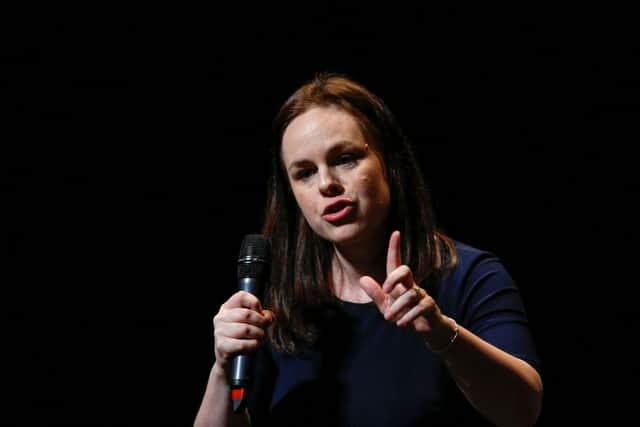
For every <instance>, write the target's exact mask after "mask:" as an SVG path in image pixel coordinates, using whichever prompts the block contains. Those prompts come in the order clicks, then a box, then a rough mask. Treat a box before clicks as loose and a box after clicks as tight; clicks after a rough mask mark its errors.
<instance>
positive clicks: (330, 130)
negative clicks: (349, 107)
mask: <svg viewBox="0 0 640 427" xmlns="http://www.w3.org/2000/svg"><path fill="white" fill-rule="evenodd" d="M336 142H342V143H344V142H351V143H355V144H364V143H365V142H366V141H365V138H364V136H363V134H362V132H361V130H360V127H359V126H358V123H357V122H356V120H355V119H354V117H353V116H351V115H350V114H349V113H347V112H345V111H342V110H340V109H337V108H332V107H314V108H311V109H309V110H307V111H306V112H304V113H302V114H301V115H299V116H298V117H296V118H295V119H293V120H292V121H291V123H290V124H289V126H287V128H286V129H285V131H284V134H283V135H282V156H283V157H288V155H289V154H294V153H295V152H298V151H305V149H308V148H312V147H314V146H330V145H331V144H334V143H336Z"/></svg>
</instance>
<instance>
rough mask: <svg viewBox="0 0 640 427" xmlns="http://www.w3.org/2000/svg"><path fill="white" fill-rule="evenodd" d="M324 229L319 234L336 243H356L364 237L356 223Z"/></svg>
mask: <svg viewBox="0 0 640 427" xmlns="http://www.w3.org/2000/svg"><path fill="white" fill-rule="evenodd" d="M324 231H325V232H324V233H323V234H321V236H322V237H323V238H324V239H326V240H329V241H330V242H332V243H334V244H336V245H349V244H353V243H358V242H359V241H360V240H361V239H362V238H363V237H364V233H363V232H362V229H361V227H359V226H357V225H356V224H343V225H340V226H334V227H333V228H332V229H330V230H324Z"/></svg>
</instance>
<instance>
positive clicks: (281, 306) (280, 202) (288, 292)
mask: <svg viewBox="0 0 640 427" xmlns="http://www.w3.org/2000/svg"><path fill="white" fill-rule="evenodd" d="M313 107H334V108H338V109H340V110H342V111H344V112H346V113H348V114H350V115H351V116H353V117H354V118H355V120H356V122H357V123H358V125H359V126H360V129H361V131H362V132H363V134H364V136H365V138H366V139H367V142H368V143H369V144H370V145H371V146H372V148H373V149H374V150H375V151H376V152H377V153H379V155H380V156H381V158H382V161H383V163H384V167H385V170H386V173H387V181H388V184H389V188H390V193H391V205H390V209H389V221H388V232H389V233H391V231H393V230H400V232H401V233H402V236H403V237H402V247H401V254H402V262H403V263H404V264H407V265H408V266H409V267H410V268H411V269H412V271H413V275H414V278H415V280H416V282H417V283H421V284H422V286H424V287H425V288H426V289H427V290H428V291H430V292H433V291H434V286H436V284H437V278H438V276H439V274H440V272H442V271H446V270H449V269H451V268H453V266H455V264H456V262H457V257H456V251H455V247H454V245H453V242H452V241H451V240H450V239H449V238H447V237H446V236H445V235H444V234H443V233H442V232H440V231H438V230H436V227H435V220H434V214H433V211H432V208H431V200H430V197H429V192H428V189H427V187H426V185H425V182H424V179H423V177H422V174H421V171H420V169H419V167H418V164H417V162H416V158H415V155H414V153H413V150H412V148H411V145H410V143H409V141H408V139H407V138H406V137H405V135H404V133H403V132H402V130H401V128H400V126H399V125H398V123H397V122H396V119H395V117H394V115H393V114H392V113H391V111H390V110H389V108H388V107H387V105H386V104H385V103H384V102H383V101H382V100H381V99H380V98H378V97H377V96H376V95H375V94H373V93H372V92H371V91H369V90H368V89H367V88H365V87H364V86H363V85H361V84H359V83H357V82H355V81H354V80H352V79H350V78H349V77H347V76H345V75H341V74H336V73H318V74H316V75H315V76H314V78H313V79H311V80H310V81H308V82H307V83H305V84H303V85H302V86H301V87H300V88H299V89H297V90H296V91H295V92H294V93H293V94H292V95H291V96H290V97H289V98H288V99H287V100H286V101H285V103H284V104H283V105H282V107H281V108H280V110H279V112H278V113H277V114H276V116H275V118H274V121H273V133H274V145H273V147H272V160H271V162H272V163H271V176H270V179H269V183H268V188H267V205H266V210H265V219H264V224H263V229H262V232H263V234H264V235H265V236H266V237H268V238H269V239H270V240H271V242H272V271H271V286H270V289H269V291H268V295H267V306H268V307H269V308H270V309H272V310H273V311H274V312H275V315H276V321H275V322H274V324H273V325H272V327H271V328H270V330H269V336H270V339H271V342H272V344H273V345H274V347H275V348H276V349H277V350H279V351H282V352H288V353H292V352H295V351H296V350H298V348H299V345H300V344H309V343H312V342H313V341H314V340H315V339H316V338H317V324H316V322H317V319H318V317H317V316H316V314H317V313H321V312H322V310H323V309H326V308H327V305H331V304H334V303H335V302H336V298H335V296H334V295H333V291H332V289H331V287H330V284H329V280H328V271H329V267H330V261H331V257H332V254H333V246H332V245H331V243H329V242H327V241H325V240H323V239H321V238H320V237H318V236H317V235H316V234H315V233H314V232H313V231H312V230H311V228H310V227H309V226H308V225H307V223H306V221H305V219H304V217H303V215H302V213H301V211H300V209H299V208H298V205H297V203H296V201H295V199H294V197H293V193H292V192H291V189H290V187H289V181H288V178H287V175H286V171H285V170H284V165H283V164H282V158H281V144H282V136H283V134H284V132H285V130H286V128H287V126H288V125H289V124H290V123H291V122H292V121H293V120H294V119H295V118H296V117H298V116H299V115H301V114H302V113H304V112H306V111H308V110H309V109H311V108H313ZM441 267H442V268H441Z"/></svg>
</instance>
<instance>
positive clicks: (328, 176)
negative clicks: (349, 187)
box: [319, 169, 344, 197]
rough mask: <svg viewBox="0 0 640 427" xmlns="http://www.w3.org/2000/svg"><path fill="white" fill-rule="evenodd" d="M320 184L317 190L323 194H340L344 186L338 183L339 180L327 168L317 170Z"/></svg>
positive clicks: (329, 195)
mask: <svg viewBox="0 0 640 427" xmlns="http://www.w3.org/2000/svg"><path fill="white" fill-rule="evenodd" d="M319 175H320V186H319V190H320V193H321V194H322V195H323V196H328V197H332V196H337V195H338V194H342V192H343V191H344V187H343V186H342V184H341V183H340V180H339V179H338V178H337V177H336V176H335V175H334V174H333V173H332V171H331V170H329V169H324V170H321V171H320V172H319Z"/></svg>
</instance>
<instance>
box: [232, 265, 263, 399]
mask: <svg viewBox="0 0 640 427" xmlns="http://www.w3.org/2000/svg"><path fill="white" fill-rule="evenodd" d="M261 288H262V281H261V280H259V279H257V278H255V277H243V278H241V279H239V281H238V289H239V290H241V291H246V292H249V293H250V294H253V295H255V296H257V297H258V298H260V297H261V295H260V293H261V292H260V291H261ZM250 356H251V354H248V353H241V354H237V355H236V356H234V358H233V360H232V361H231V387H234V388H235V387H246V386H247V385H249V375H251V357H250Z"/></svg>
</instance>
